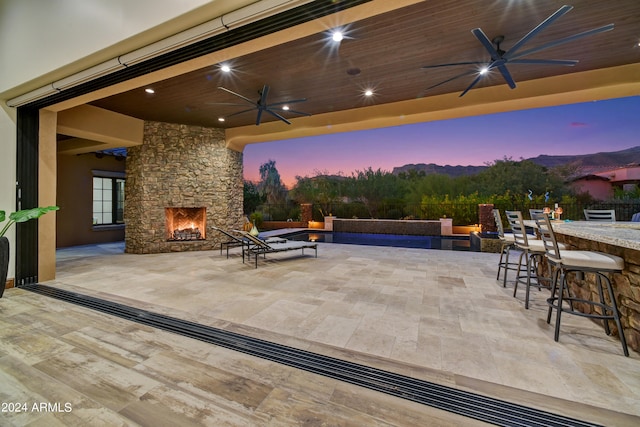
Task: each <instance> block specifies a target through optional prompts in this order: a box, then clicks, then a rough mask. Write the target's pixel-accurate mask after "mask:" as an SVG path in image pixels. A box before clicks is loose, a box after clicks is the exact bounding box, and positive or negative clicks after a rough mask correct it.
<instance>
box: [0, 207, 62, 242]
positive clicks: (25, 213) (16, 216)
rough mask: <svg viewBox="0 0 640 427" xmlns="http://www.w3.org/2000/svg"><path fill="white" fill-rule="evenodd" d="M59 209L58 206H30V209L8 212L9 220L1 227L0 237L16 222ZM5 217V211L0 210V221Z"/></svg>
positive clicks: (38, 216) (35, 217) (25, 220)
mask: <svg viewBox="0 0 640 427" xmlns="http://www.w3.org/2000/svg"><path fill="white" fill-rule="evenodd" d="M58 209H60V208H59V207H58V206H47V207H44V208H31V209H22V210H19V211H16V212H12V213H11V214H9V221H8V222H7V223H6V224H5V225H4V227H2V230H0V237H2V236H4V235H5V234H6V233H7V230H9V227H11V226H12V225H13V224H15V223H16V222H27V221H29V220H32V219H37V218H40V217H41V216H42V215H44V214H46V213H47V212H51V211H57V210H58ZM5 219H6V213H5V211H0V223H2V222H3V221H4V220H5Z"/></svg>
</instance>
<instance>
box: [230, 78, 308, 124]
mask: <svg viewBox="0 0 640 427" xmlns="http://www.w3.org/2000/svg"><path fill="white" fill-rule="evenodd" d="M218 89H221V90H224V91H225V92H228V93H230V94H232V95H235V96H237V97H238V98H242V99H244V100H245V101H247V102H248V103H249V104H251V105H253V106H252V107H251V108H248V109H246V110H242V111H238V112H237V113H233V114H230V115H228V116H226V117H227V118H228V117H232V116H237V115H238V114H243V113H246V112H248V111H253V110H258V115H257V116H256V126H258V125H259V124H260V122H261V120H262V113H267V114H271V115H272V116H274V117H276V118H277V119H279V120H282V121H283V122H285V123H286V124H288V125H290V124H291V122H290V121H289V120H287V119H286V118H284V117H283V116H282V115H281V114H280V113H283V112H287V113H294V114H299V115H302V116H310V115H311V114H309V113H303V112H302V111H295V110H291V109H290V108H288V105H289V104H295V103H298V102H304V101H306V100H307V99H306V98H301V99H294V100H291V101H282V102H274V103H273V104H269V103H268V102H267V96H268V95H269V86H267V85H264V87H263V88H262V90H260V91H258V93H259V94H260V98H259V99H258V100H257V101H252V100H251V99H249V98H247V97H246V96H243V95H240V94H239V93H236V92H234V91H232V90H229V89H227V88H224V87H222V86H219V87H218ZM218 105H221V104H218ZM222 105H245V104H222Z"/></svg>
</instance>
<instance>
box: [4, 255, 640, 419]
mask: <svg viewBox="0 0 640 427" xmlns="http://www.w3.org/2000/svg"><path fill="white" fill-rule="evenodd" d="M345 246H347V245H329V244H325V245H322V246H321V248H320V251H319V258H318V259H317V260H316V259H313V258H308V257H289V256H283V257H274V258H272V259H268V260H267V261H266V262H265V264H264V265H261V266H260V267H259V268H258V269H257V270H256V269H253V268H252V267H250V266H246V265H243V264H242V262H241V261H240V260H239V258H238V257H237V255H236V256H235V257H232V258H230V259H228V260H227V259H226V257H224V256H220V255H219V253H217V252H203V253H180V254H159V255H157V256H156V255H152V256H141V255H128V254H122V253H121V249H118V247H117V246H116V247H113V246H108V245H107V246H103V247H92V248H89V247H87V248H76V249H74V250H69V251H66V252H65V251H61V252H60V254H59V257H58V266H59V267H58V268H59V270H58V278H57V279H56V281H53V282H50V283H48V285H52V286H58V287H60V288H64V289H68V290H74V291H78V292H83V293H87V294H91V295H95V296H100V297H105V298H108V299H110V300H112V301H117V302H121V303H126V304H129V305H134V306H138V307H140V308H145V309H149V310H151V311H155V312H160V313H165V314H169V315H173V316H176V317H181V318H184V319H186V320H192V321H198V322H200V323H203V324H208V325H211V326H215V327H219V328H223V329H227V330H231V331H235V332H240V333H243V334H246V335H249V336H255V337H258V338H262V339H266V340H270V341H273V342H278V343H281V344H286V345H291V346H294V347H297V348H302V349H307V350H310V351H314V352H317V353H320V354H326V355H329V356H334V357H338V358H343V359H345V360H351V361H354V362H358V363H363V364H366V365H370V366H374V367H378V368H381V369H385V370H389V371H392V372H398V373H402V374H406V375H410V376H413V377H415V378H421V379H426V380H429V381H434V382H437V383H440V384H443V385H449V386H454V387H456V388H460V389H463V390H469V391H473V392H477V393H481V394H484V395H487V396H493V397H498V398H502V399H506V400H509V401H513V402H515V403H521V404H525V405H528V406H533V407H537V408H541V409H545V410H549V411H551V412H554V413H559V414H564V415H567V416H572V417H576V418H579V419H583V420H589V421H591V422H594V423H599V424H602V425H615V426H626V425H629V426H632V425H633V426H636V425H640V418H639V417H638V415H639V414H640V405H639V402H640V398H639V396H640V369H638V368H639V367H640V357H638V354H636V353H633V354H632V357H630V358H625V357H623V356H621V350H620V349H619V348H618V346H619V343H618V342H617V341H615V340H613V339H611V338H609V337H606V335H604V333H603V332H602V331H601V330H599V329H597V328H596V327H595V326H596V325H593V324H592V323H591V322H589V321H585V320H584V319H580V320H573V319H571V320H568V321H567V333H566V334H563V335H561V341H560V342H559V343H555V342H554V341H553V339H552V338H551V336H552V335H551V331H550V329H549V328H548V325H546V323H544V321H542V322H541V313H542V312H543V309H542V305H540V304H538V305H537V306H536V304H534V306H533V307H532V309H531V310H526V311H525V310H524V309H523V307H522V301H520V300H519V299H517V298H515V299H514V298H512V297H511V295H510V293H511V292H512V289H506V290H505V289H504V288H502V286H501V285H500V284H499V282H496V281H495V277H494V274H495V269H494V267H495V263H496V262H497V258H495V257H494V256H493V254H469V253H455V252H449V251H424V250H393V249H381V248H364V249H359V250H358V251H355V252H354V251H353V249H352V248H348V247H345ZM447 252H448V253H447ZM463 263H464V264H463ZM459 265H465V266H466V269H460V268H459V267H458V266H459ZM185 271H186V273H185ZM449 296H451V297H453V298H452V299H451V298H449ZM541 296H542V295H540V296H538V295H537V293H534V301H538V302H539V301H541V300H542V298H541ZM411 337H415V339H413V340H412V339H411ZM536 377H539V378H536ZM0 402H1V403H2V404H3V405H5V408H6V409H7V410H6V411H4V412H2V413H0V425H3V426H4V425H9V426H22V425H30V426H40V425H43V426H44V425H46V426H57V425H60V426H74V425H77V426H84V425H105V426H112V425H144V426H147V425H148V426H158V425H172V426H175V425H180V426H182V425H185V426H189V425H199V426H203V425H204V426H244V425H247V426H262V425H264V426H290V425H291V426H297V425H302V426H320V425H322V426H325V425H326V426H334V425H336V426H338V425H339V426H363V425H367V426H369V425H371V426H416V425H435V426H438V425H441V426H467V425H481V424H482V423H480V422H478V421H474V420H472V419H469V418H464V417H461V416H458V415H455V414H451V413H447V412H444V411H440V410H437V409H433V408H430V407H428V406H425V405H420V404H417V403H413V402H409V401H406V400H403V399H399V398H395V397H392V396H388V395H385V394H381V393H377V392H374V391H370V390H367V389H364V388H361V387H357V386H354V385H350V384H346V383H342V382H339V381H336V380H332V379H329V378H325V377H321V376H318V375H315V374H311V373H308V372H304V371H300V370H297V369H294V368H290V367H286V366H282V365H279V364H275V363H272V362H268V361H265V360H262V359H258V358H255V357H252V356H248V355H245V354H242V353H238V352H234V351H231V350H227V349H224V348H220V347H216V346H213V345H210V344H207V343H203V342H200V341H197V340H192V339H188V338H185V337H181V336H178V335H174V334H170V333H167V332H163V331H160V330H157V329H154V328H150V327H148V326H144V325H140V324H136V323H132V322H129V321H126V320H123V319H118V318H114V317H112V316H109V315H106V314H102V313H98V312H95V311H92V310H88V309H85V308H82V307H78V306H75V305H72V304H69V303H65V302H61V301H58V300H54V299H51V298H48V297H44V296H40V295H37V294H33V293H30V292H27V291H24V290H21V289H10V290H7V291H6V292H5V296H4V297H3V298H2V299H0ZM17 403H25V404H26V407H24V406H20V408H21V409H22V408H24V409H26V410H25V411H20V412H19V411H18V410H17V409H16V406H15V404H17ZM9 404H13V406H12V407H9ZM34 404H35V405H36V406H34ZM10 409H11V410H10ZM39 409H41V410H39Z"/></svg>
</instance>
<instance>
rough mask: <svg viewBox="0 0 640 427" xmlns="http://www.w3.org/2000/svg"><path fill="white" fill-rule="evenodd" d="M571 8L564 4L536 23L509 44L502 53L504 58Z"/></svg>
mask: <svg viewBox="0 0 640 427" xmlns="http://www.w3.org/2000/svg"><path fill="white" fill-rule="evenodd" d="M571 9H573V6H568V5H564V6H562V7H561V8H560V9H558V10H556V11H555V12H554V13H553V14H552V15H551V16H549V17H548V18H547V19H545V20H544V21H542V22H541V23H540V24H538V26H537V27H535V28H534V29H533V30H531V31H529V33H528V34H527V35H525V36H524V37H522V38H521V39H520V40H518V41H517V42H516V44H514V45H513V46H511V49H509V50H508V51H507V53H505V54H504V58H505V59H509V58H512V57H513V55H514V54H515V53H516V52H517V51H518V50H519V49H520V48H521V47H522V46H523V45H524V44H525V43H526V42H528V41H529V40H531V39H532V38H533V37H534V36H536V35H537V34H538V33H539V32H540V31H542V30H544V29H545V28H546V27H547V26H549V25H550V24H551V23H553V22H554V21H555V20H556V19H558V18H560V17H562V16H564V15H565V14H567V13H568V12H569V11H570V10H571Z"/></svg>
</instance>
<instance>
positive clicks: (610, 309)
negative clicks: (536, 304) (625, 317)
mask: <svg viewBox="0 0 640 427" xmlns="http://www.w3.org/2000/svg"><path fill="white" fill-rule="evenodd" d="M534 219H535V221H536V224H537V226H538V230H539V231H540V236H541V238H542V242H543V243H544V246H545V256H546V258H547V261H548V263H549V265H552V266H553V268H554V273H553V280H552V289H551V297H550V298H548V299H547V305H549V311H548V313H547V323H551V315H552V312H553V310H554V309H555V310H556V325H555V335H554V339H555V341H558V338H559V337H560V318H561V315H562V313H568V314H575V315H577V316H582V317H588V318H591V319H600V320H602V321H603V323H604V330H605V332H606V333H607V335H611V329H610V327H609V320H613V321H614V322H615V323H616V327H617V328H618V336H619V338H620V342H621V343H622V350H623V352H624V355H625V356H627V357H628V356H629V350H628V348H627V341H626V339H625V336H624V331H623V330H622V324H621V323H620V312H619V311H618V305H617V303H616V297H615V295H614V293H613V287H612V286H611V280H610V279H609V276H608V275H609V274H613V273H621V272H622V270H623V269H624V259H622V258H620V257H618V256H615V255H610V254H606V253H603V252H596V251H582V250H580V251H579V250H570V251H567V250H563V251H562V253H560V250H561V248H560V247H559V244H558V242H557V240H556V236H555V234H554V232H553V229H552V228H551V221H549V217H548V216H547V215H545V214H543V215H540V216H538V215H536V217H535V218H534ZM572 273H573V274H574V275H575V274H584V273H592V274H594V275H595V277H596V285H597V288H598V300H599V301H593V300H586V299H582V298H578V297H574V296H571V293H570V291H569V284H568V282H567V276H568V275H569V274H572ZM558 280H560V285H558ZM603 282H604V283H605V285H606V293H605V292H603V286H602V283H603ZM558 286H560V288H559V289H558ZM565 293H566V296H565ZM607 299H608V300H609V302H607V301H606V300H607ZM564 302H567V303H568V306H569V307H565V305H564ZM574 303H582V304H586V305H588V306H590V307H594V308H599V309H600V310H601V313H598V312H594V313H583V312H581V311H577V310H574V307H573V304H574Z"/></svg>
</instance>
